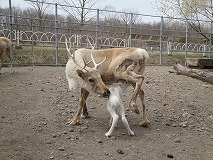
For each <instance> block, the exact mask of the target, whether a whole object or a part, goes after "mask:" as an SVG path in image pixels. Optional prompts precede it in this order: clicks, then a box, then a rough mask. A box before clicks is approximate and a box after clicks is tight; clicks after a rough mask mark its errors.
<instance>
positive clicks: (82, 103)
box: [70, 88, 89, 125]
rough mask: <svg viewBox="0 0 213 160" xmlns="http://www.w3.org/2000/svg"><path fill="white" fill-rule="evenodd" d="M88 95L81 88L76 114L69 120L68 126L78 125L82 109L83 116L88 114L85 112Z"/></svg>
mask: <svg viewBox="0 0 213 160" xmlns="http://www.w3.org/2000/svg"><path fill="white" fill-rule="evenodd" d="M88 95H89V92H88V91H87V90H86V89H84V88H81V93H80V96H81V97H80V103H79V106H78V110H77V112H76V114H75V115H74V117H73V118H72V119H71V120H70V124H73V125H76V124H78V123H79V121H80V118H81V112H82V109H83V112H85V113H83V114H85V115H88V112H87V108H86V99H87V97H88Z"/></svg>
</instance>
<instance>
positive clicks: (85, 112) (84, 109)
mask: <svg viewBox="0 0 213 160" xmlns="http://www.w3.org/2000/svg"><path fill="white" fill-rule="evenodd" d="M88 96H89V91H87V90H86V89H85V97H86V98H87V97H88ZM85 100H86V99H85ZM89 117H90V116H89V113H88V110H87V105H86V101H85V104H84V106H83V113H82V115H81V118H89Z"/></svg>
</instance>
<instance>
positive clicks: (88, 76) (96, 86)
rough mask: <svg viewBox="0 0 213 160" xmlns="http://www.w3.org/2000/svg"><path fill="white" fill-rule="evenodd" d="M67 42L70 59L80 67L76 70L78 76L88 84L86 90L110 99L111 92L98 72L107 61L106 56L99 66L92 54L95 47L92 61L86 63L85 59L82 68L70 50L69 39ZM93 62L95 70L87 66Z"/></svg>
mask: <svg viewBox="0 0 213 160" xmlns="http://www.w3.org/2000/svg"><path fill="white" fill-rule="evenodd" d="M65 40H66V48H67V51H68V53H69V55H70V57H71V58H72V60H73V62H74V63H75V64H76V65H77V66H78V67H79V68H78V69H77V70H76V72H77V75H78V76H79V77H81V78H82V79H83V80H84V82H85V83H86V88H87V89H88V90H91V91H93V92H95V93H97V94H100V95H102V96H103V97H109V95H110V91H109V90H108V88H107V87H106V85H105V84H104V83H103V81H102V78H101V75H100V73H99V72H98V67H99V66H100V65H101V64H102V63H104V62H105V61H106V56H105V58H104V60H103V61H102V62H100V63H98V64H97V63H96V62H95V60H94V57H93V53H92V52H93V50H94V47H92V50H91V59H92V60H91V61H89V62H87V63H86V62H85V60H84V59H83V62H84V67H82V66H80V65H79V64H78V63H76V61H75V55H74V54H71V53H70V48H69V47H68V45H67V39H65ZM91 62H93V64H94V67H93V68H91V67H88V66H87V65H88V64H89V63H91Z"/></svg>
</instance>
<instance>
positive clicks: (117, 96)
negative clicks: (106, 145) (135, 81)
mask: <svg viewBox="0 0 213 160" xmlns="http://www.w3.org/2000/svg"><path fill="white" fill-rule="evenodd" d="M125 88H126V82H125V81H123V82H121V81H119V82H118V84H116V86H112V87H110V88H109V90H110V96H109V99H108V102H107V110H108V111H109V113H110V115H111V119H110V125H111V127H110V129H109V131H108V132H107V133H105V136H107V137H109V136H111V134H112V132H113V130H114V128H115V127H116V126H117V123H118V118H119V116H118V115H117V113H116V111H119V113H120V115H121V119H122V122H123V123H124V125H125V127H126V129H127V131H128V134H129V135H130V136H133V135H134V132H133V131H132V130H131V129H130V127H129V123H128V121H127V119H126V116H125V108H124V105H123V103H122V100H121V97H122V93H123V92H124V89H125Z"/></svg>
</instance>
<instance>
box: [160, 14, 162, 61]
mask: <svg viewBox="0 0 213 160" xmlns="http://www.w3.org/2000/svg"><path fill="white" fill-rule="evenodd" d="M162 36H163V17H162V16H161V23H160V65H162V53H163V44H162Z"/></svg>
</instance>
